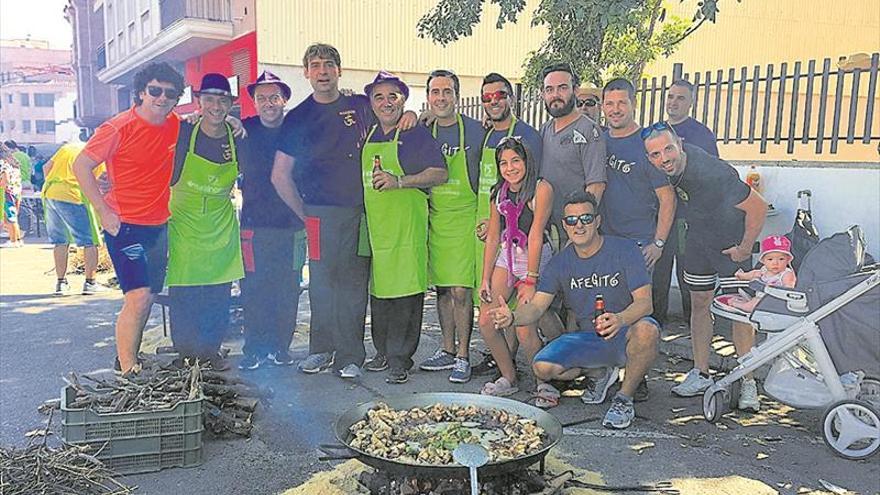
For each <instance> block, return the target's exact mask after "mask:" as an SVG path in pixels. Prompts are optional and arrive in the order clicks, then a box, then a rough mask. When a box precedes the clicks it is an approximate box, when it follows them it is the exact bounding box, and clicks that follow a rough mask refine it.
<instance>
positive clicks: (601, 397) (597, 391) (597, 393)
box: [581, 367, 620, 404]
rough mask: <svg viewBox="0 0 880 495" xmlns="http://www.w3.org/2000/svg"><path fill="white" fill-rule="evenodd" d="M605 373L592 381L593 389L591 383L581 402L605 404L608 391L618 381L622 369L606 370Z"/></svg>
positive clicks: (588, 384)
mask: <svg viewBox="0 0 880 495" xmlns="http://www.w3.org/2000/svg"><path fill="white" fill-rule="evenodd" d="M604 371H605V372H604V373H603V374H602V376H600V377H598V378H594V379H593V380H592V387H591V386H590V383H589V382H588V383H587V389H586V390H584V395H582V396H581V401H583V403H584V404H601V403H603V402H605V396H606V395H607V394H608V389H609V388H611V386H612V385H614V382H616V381H617V376H618V374H619V373H620V368H617V367H614V368H604Z"/></svg>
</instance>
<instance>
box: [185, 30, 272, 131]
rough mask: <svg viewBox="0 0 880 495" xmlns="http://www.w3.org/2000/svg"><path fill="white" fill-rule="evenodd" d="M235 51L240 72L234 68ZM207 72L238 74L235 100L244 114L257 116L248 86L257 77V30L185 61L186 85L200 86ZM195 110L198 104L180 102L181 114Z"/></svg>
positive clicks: (227, 74)
mask: <svg viewBox="0 0 880 495" xmlns="http://www.w3.org/2000/svg"><path fill="white" fill-rule="evenodd" d="M241 52H246V53H247V55H248V56H247V57H244V56H243V55H244V54H243V53H241ZM236 54H237V55H238V56H237V57H235V58H236V59H238V60H239V64H238V65H239V67H238V71H237V72H236V71H235V70H234V69H233V56H234V55H236ZM208 72H217V73H220V74H223V75H224V76H227V77H230V76H233V75H238V76H239V77H238V84H239V88H238V100H236V103H237V104H238V105H240V106H241V117H242V118H245V117H250V116H252V115H256V113H257V110H256V108H255V107H254V101H253V100H252V99H251V97H250V95H249V94H247V85H248V84H250V83H252V82H253V81H255V80H256V79H257V33H256V32H255V31H252V32H250V33H247V34H245V35H242V36H239V37H238V38H236V39H234V40H232V41H230V42H229V43H226V44H225V45H222V46H219V47H217V48H215V49H213V50H211V51H209V52H206V53H204V54H202V55H200V56H198V57H193V58H191V59H189V60H187V61H186V67H185V68H184V77H185V78H186V82H187V84H189V85H192V86H193V88H198V86H199V84H200V83H201V81H202V76H203V75H204V74H206V73H208ZM195 109H196V104H195V103H191V104H189V105H181V106H180V107H179V108H178V110H179V111H181V112H182V113H186V112H191V111H194V110H195Z"/></svg>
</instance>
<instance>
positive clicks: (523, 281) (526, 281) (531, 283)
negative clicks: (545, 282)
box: [513, 278, 535, 288]
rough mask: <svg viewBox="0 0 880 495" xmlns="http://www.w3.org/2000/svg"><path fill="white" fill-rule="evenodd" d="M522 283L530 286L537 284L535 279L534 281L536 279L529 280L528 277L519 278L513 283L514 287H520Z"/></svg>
mask: <svg viewBox="0 0 880 495" xmlns="http://www.w3.org/2000/svg"><path fill="white" fill-rule="evenodd" d="M520 285H528V286H530V287H534V286H535V281H534V280H529V279H528V278H521V279H519V280H517V281H516V282H515V283H514V284H513V287H514V288H517V287H519V286H520Z"/></svg>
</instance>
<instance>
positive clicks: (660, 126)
mask: <svg viewBox="0 0 880 495" xmlns="http://www.w3.org/2000/svg"><path fill="white" fill-rule="evenodd" d="M659 131H669V132H671V133H672V135H673V136H675V137H678V134H676V133H675V129H674V128H673V127H672V125H671V124H669V123H668V122H666V121H662V120H661V121H660V122H655V123H654V124H651V125H649V126H648V127H645V128H644V129H642V132H641V134H639V135H640V136H641V138H642V141H644V140H645V139H648V137H649V136H650V135H651V134H653V133H654V132H659Z"/></svg>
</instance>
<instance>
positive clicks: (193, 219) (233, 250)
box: [166, 124, 244, 286]
mask: <svg viewBox="0 0 880 495" xmlns="http://www.w3.org/2000/svg"><path fill="white" fill-rule="evenodd" d="M198 133H199V124H196V126H195V128H194V129H193V132H192V137H191V138H190V140H189V149H188V150H187V153H186V158H185V159H184V162H183V170H182V171H181V173H180V178H179V179H178V180H177V183H176V184H174V185H173V186H172V187H171V202H170V204H169V207H170V210H171V219H170V220H168V276H167V279H166V283H167V284H168V285H169V286H187V285H212V284H221V283H225V282H232V281H233V280H238V279H240V278H243V277H244V266H243V263H242V259H241V235H240V234H239V227H238V217H237V216H236V214H235V208H234V207H233V205H232V199H231V198H230V196H229V193H230V191H231V190H232V186H233V185H235V179H236V178H237V177H238V160H237V158H236V155H235V142H234V141H233V139H232V131H231V130H230V129H229V126H227V127H226V134H227V136H228V139H229V145H230V147H231V150H232V160H230V161H228V162H225V163H214V162H212V161H210V160H208V159H206V158H202V157H201V156H199V155H196V154H195V143H196V135H198Z"/></svg>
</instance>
